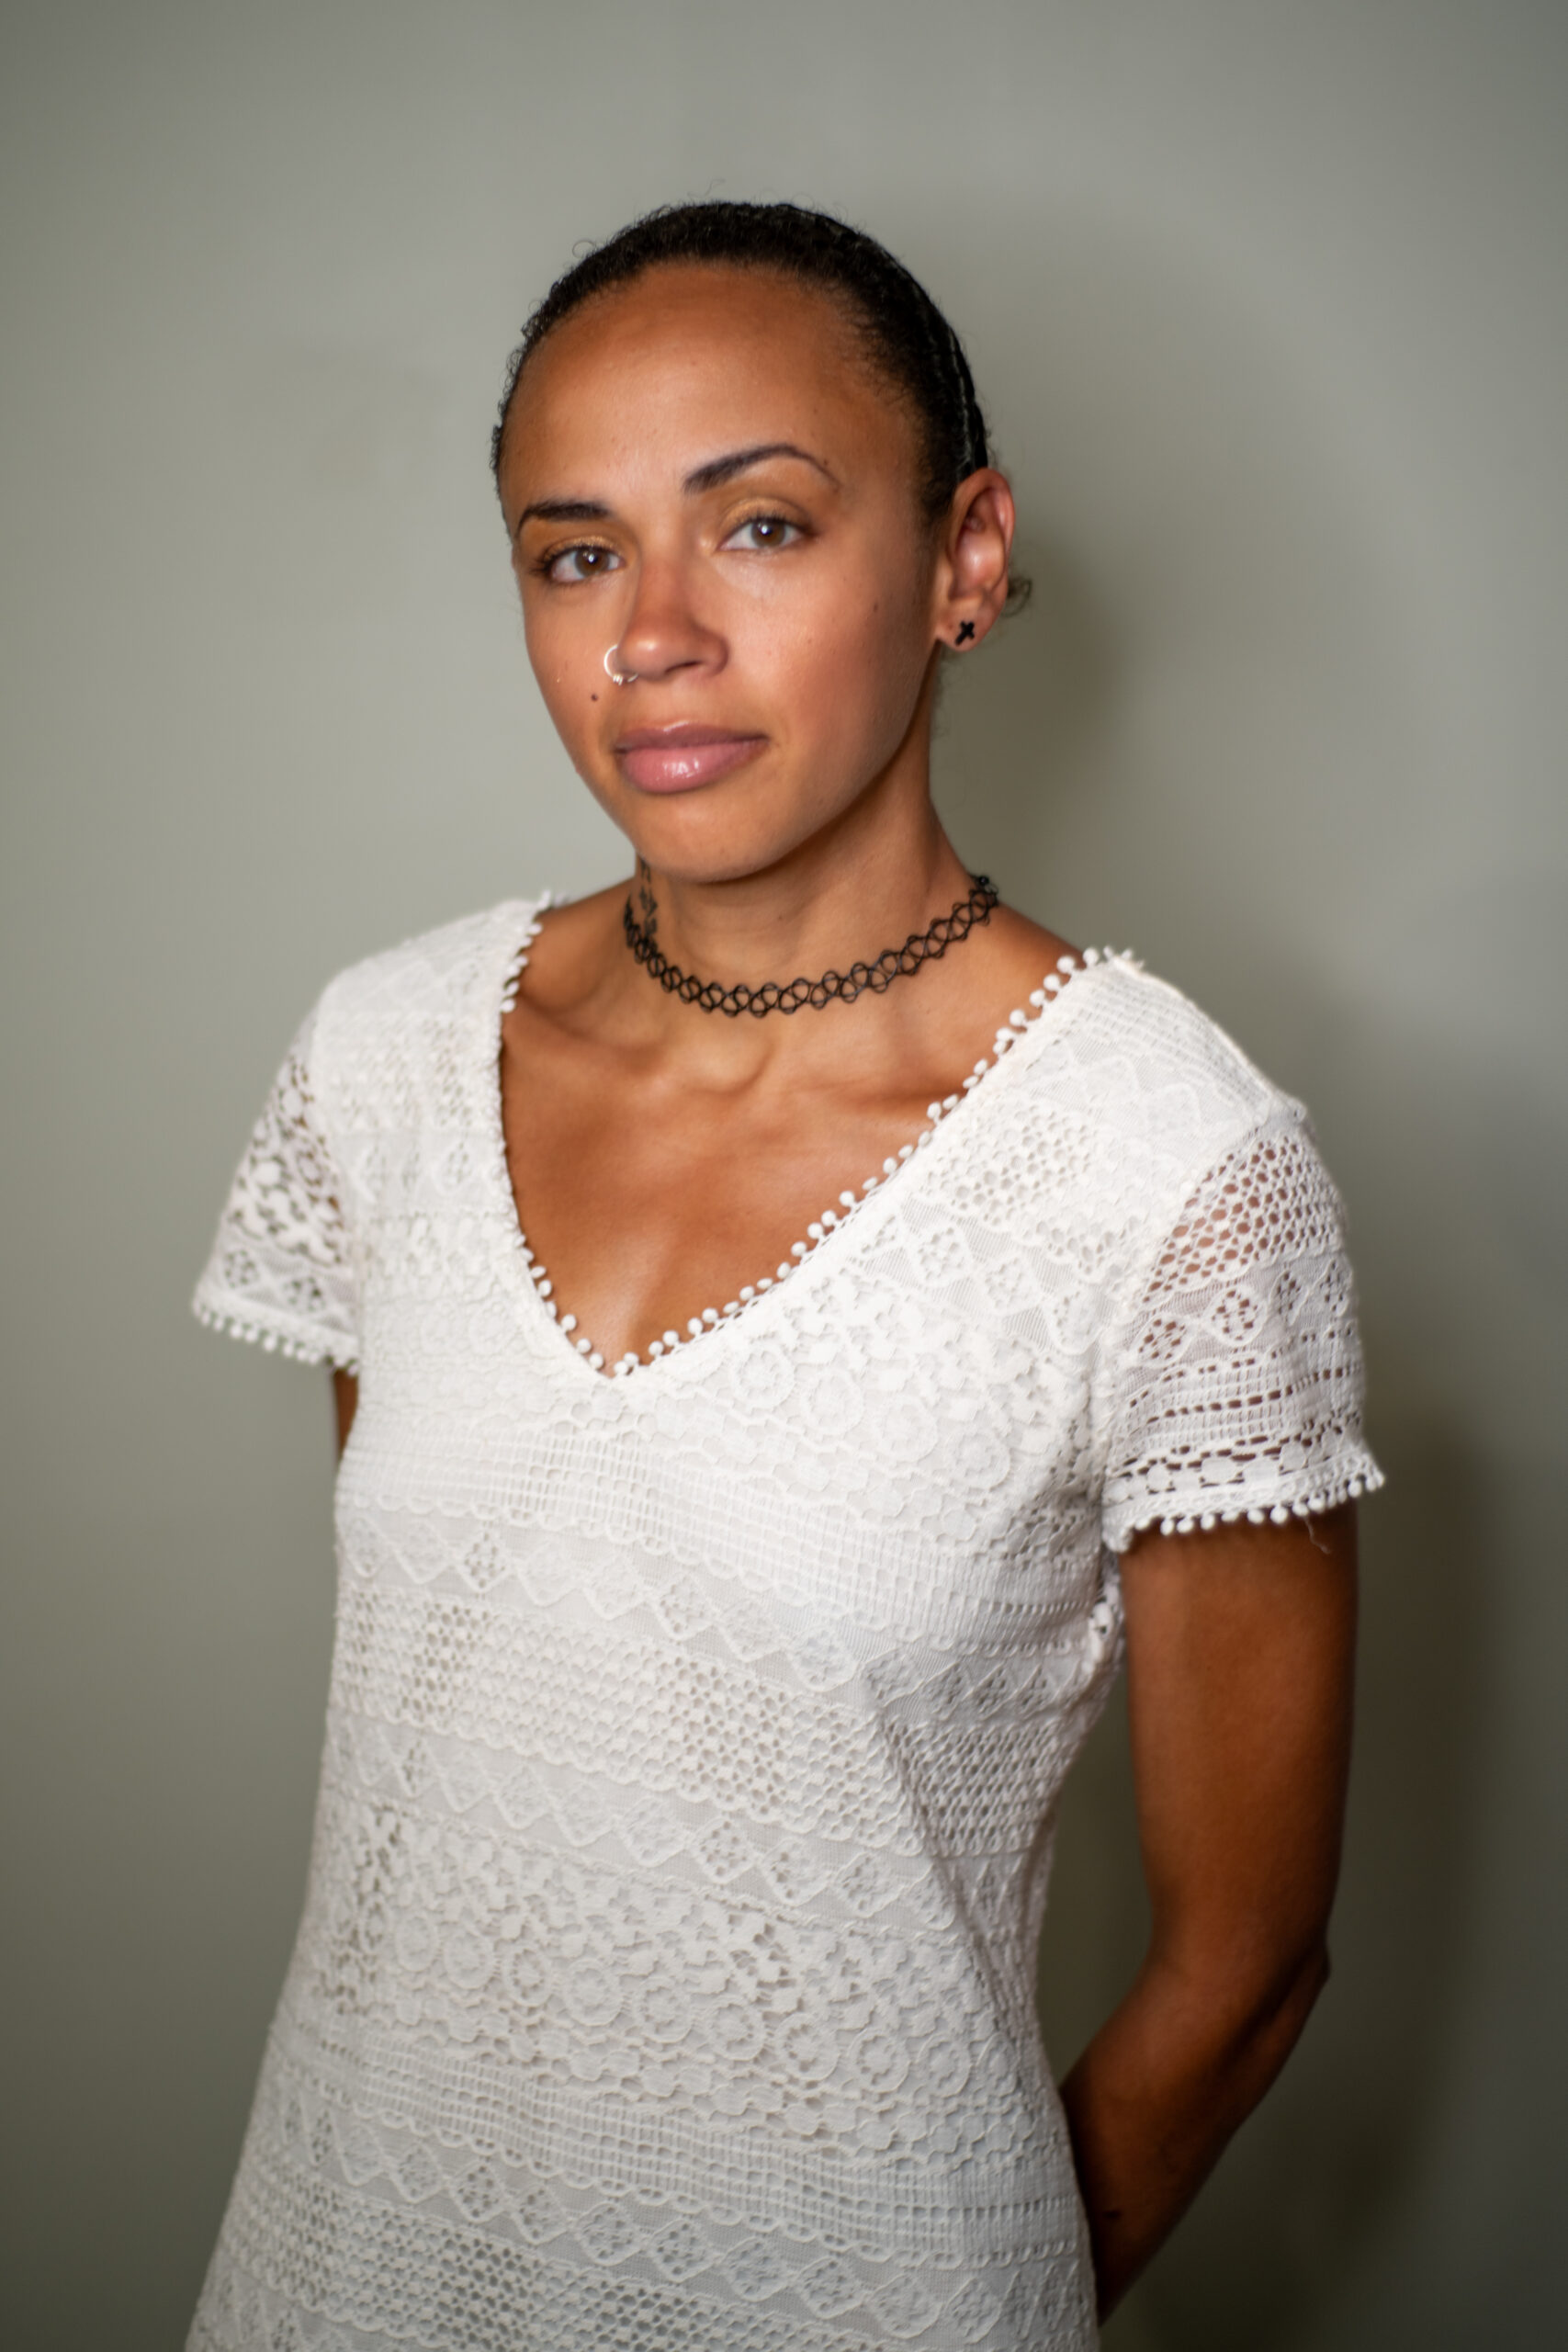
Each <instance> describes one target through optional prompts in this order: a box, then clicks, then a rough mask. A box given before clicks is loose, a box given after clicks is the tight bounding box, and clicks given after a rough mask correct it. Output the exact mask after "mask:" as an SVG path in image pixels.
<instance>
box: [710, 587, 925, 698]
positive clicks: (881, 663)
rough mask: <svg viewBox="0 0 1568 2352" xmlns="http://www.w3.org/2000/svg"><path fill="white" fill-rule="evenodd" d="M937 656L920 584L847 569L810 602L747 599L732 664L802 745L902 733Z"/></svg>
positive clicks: (737, 616) (738, 616)
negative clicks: (893, 730) (761, 690)
mask: <svg viewBox="0 0 1568 2352" xmlns="http://www.w3.org/2000/svg"><path fill="white" fill-rule="evenodd" d="M730 650H731V658H732V660H733V661H734V662H735V664H736V666H737V668H738V669H739V670H741V671H743V672H744V673H749V675H750V677H751V678H752V679H753V680H755V681H756V682H757V683H758V684H759V685H765V687H766V690H767V691H768V693H769V695H770V699H776V702H777V704H778V706H779V707H780V709H781V711H782V712H784V713H787V715H788V731H789V733H790V734H791V735H792V736H793V737H795V739H796V740H797V741H818V740H821V739H825V738H831V739H835V740H839V741H843V740H844V738H845V736H846V730H847V732H848V733H849V734H851V735H859V736H860V737H862V738H870V737H875V738H881V737H882V736H884V735H886V731H887V728H888V726H889V724H890V723H896V724H897V731H899V732H902V728H903V725H904V724H906V723H907V721H908V705H909V704H910V703H911V701H912V699H913V697H914V696H915V695H918V693H919V686H920V682H921V680H922V678H923V676H924V673H925V665H926V661H927V658H928V656H929V653H930V650H931V649H930V645H929V642H928V638H927V631H926V628H925V611H924V605H923V603H922V602H921V600H920V599H919V594H918V592H917V590H916V588H915V586H914V585H913V583H910V582H902V581H898V580H894V581H891V582H890V581H889V579H888V576H887V573H886V571H885V570H880V571H877V572H876V573H875V574H872V573H871V572H870V571H869V570H868V571H865V572H862V571H858V570H856V569H854V568H852V567H851V568H846V570H845V571H843V572H842V573H841V574H840V575H839V576H838V577H837V578H835V579H834V580H832V581H830V582H824V583H823V585H822V586H821V587H820V588H819V589H818V592H817V593H815V594H812V595H810V596H808V597H804V598H795V597H792V596H781V597H779V598H777V599H773V598H768V599H765V600H759V602H758V603H757V604H756V605H751V604H750V600H749V599H748V600H745V609H742V610H739V611H733V612H732V615H731V629H730ZM895 714H897V718H896V722H895Z"/></svg>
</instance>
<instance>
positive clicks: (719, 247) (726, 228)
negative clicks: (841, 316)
mask: <svg viewBox="0 0 1568 2352" xmlns="http://www.w3.org/2000/svg"><path fill="white" fill-rule="evenodd" d="M682 262H699V263H709V264H712V265H715V266H721V267H726V266H728V267H739V268H750V269H772V270H776V271H778V272H780V273H781V274H782V275H783V276H784V277H793V278H795V279H796V280H797V281H799V282H801V283H803V284H805V285H807V286H817V287H820V288H822V289H823V291H824V292H825V293H827V294H829V295H831V296H832V297H834V298H835V299H836V300H838V302H839V304H840V307H841V309H842V310H843V311H844V313H845V315H846V316H847V318H848V319H849V321H850V323H851V325H852V328H853V329H854V331H855V334H856V335H857V337H858V339H859V341H860V344H861V347H862V349H863V352H864V354H865V356H866V358H867V360H868V361H869V362H870V363H871V365H872V366H873V367H874V368H876V370H877V371H878V373H879V374H881V375H882V376H883V377H884V378H885V379H886V381H887V382H888V383H889V384H890V385H891V386H892V387H893V389H894V390H896V391H897V393H899V394H900V395H901V396H902V397H903V398H904V399H905V400H906V401H908V405H909V407H910V409H911V410H912V412H913V413H914V416H915V419H916V421H917V424H918V425H919V465H920V474H919V499H920V506H921V511H922V513H923V514H924V515H925V517H926V519H927V521H928V522H930V523H934V522H935V521H936V520H937V518H938V517H939V516H940V515H943V514H945V513H946V511H947V508H948V505H949V503H950V502H951V500H952V497H953V492H954V491H955V490H956V489H957V488H958V485H959V483H960V482H962V481H965V480H966V479H967V477H968V476H969V475H970V474H972V473H976V472H977V471H978V470H979V469H980V468H981V467H982V466H987V465H989V464H990V462H991V458H990V441H989V436H988V435H987V430H986V419H985V416H984V414H983V413H982V411H981V407H980V402H979V400H978V398H977V397H976V390H975V379H974V378H973V376H971V374H970V372H969V362H968V361H967V359H966V358H965V357H964V346H963V345H962V344H961V343H960V342H959V340H958V337H957V335H956V334H954V332H953V328H952V327H951V326H950V325H949V323H948V322H947V320H946V319H945V318H944V317H943V315H942V311H939V310H938V308H937V306H936V304H935V303H934V302H933V301H932V300H931V296H930V295H929V294H928V293H927V292H926V289H925V288H924V287H923V286H922V285H921V284H920V282H919V278H917V277H913V276H912V275H911V273H910V272H909V271H908V270H907V269H906V268H905V267H904V265H903V263H902V262H900V261H896V260H895V259H894V257H893V255H892V254H890V253H889V252H888V251H887V248H886V245H881V244H878V243H877V241H876V239H875V238H874V237H868V236H867V235H866V233H865V232H864V230H863V229H854V228H852V227H851V226H850V224H849V222H848V221H846V220H835V219H834V218H833V216H832V214H831V213H828V212H812V211H809V210H807V209H806V208H805V207H804V206H802V205H798V204H736V203H728V202H720V201H718V200H713V201H709V202H705V203H699V204H670V205H661V206H660V208H659V209H658V210H657V211H654V212H646V213H644V214H643V216H642V218H641V219H640V220H633V221H632V222H630V224H629V225H628V226H627V227H626V228H625V229H622V230H620V231H619V232H617V234H616V235H615V236H613V237H611V238H610V239H608V241H607V242H606V243H604V244H602V245H596V246H595V247H594V248H593V250H592V252H591V253H588V254H584V256H583V258H582V259H581V261H579V262H576V263H574V264H573V266H572V267H571V268H570V269H569V270H568V271H566V273H565V275H564V276H562V277H558V278H557V280H556V282H555V284H554V285H553V286H552V287H551V288H550V290H549V292H548V293H547V295H546V296H545V299H544V300H543V301H542V302H541V303H540V304H539V305H538V308H537V309H536V311H534V313H533V315H532V317H531V318H530V319H529V320H528V322H527V324H526V325H525V327H524V330H523V339H522V341H521V343H519V345H517V348H516V350H515V351H514V352H513V354H512V356H511V359H510V360H509V362H508V364H507V369H506V379H505V388H504V390H503V391H502V399H501V413H500V415H499V417H498V418H497V420H496V424H495V429H494V431H493V433H492V434H491V471H492V472H493V473H494V474H495V475H496V476H497V479H498V481H499V477H500V471H501V456H502V445H503V443H504V440H505V435H506V420H507V416H508V413H509V412H510V410H511V407H512V401H513V395H514V394H515V392H516V390H517V385H518V380H519V379H520V378H521V376H522V374H523V371H524V369H525V368H526V366H527V364H528V362H529V360H530V359H531V358H532V357H533V356H534V354H535V352H536V351H537V349H538V347H539V345H540V344H541V343H543V342H544V340H545V337H546V336H547V334H550V332H551V331H552V329H554V328H555V327H558V325H559V324H560V322H561V321H562V320H563V319H565V318H568V317H570V314H571V312H572V311H575V310H577V309H579V308H580V307H581V304H582V303H584V302H586V301H587V300H589V299H590V298H591V296H592V295H595V294H599V293H602V292H604V290H605V288H609V287H612V286H620V285H624V284H625V283H626V281H627V280H628V279H630V278H634V277H641V276H642V275H643V273H644V271H646V270H649V269H656V268H659V267H660V266H664V265H667V264H670V263H682Z"/></svg>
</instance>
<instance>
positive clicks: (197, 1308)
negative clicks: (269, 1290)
mask: <svg viewBox="0 0 1568 2352" xmlns="http://www.w3.org/2000/svg"><path fill="white" fill-rule="evenodd" d="M191 1312H192V1314H193V1315H194V1316H195V1317H196V1319H197V1322H198V1323H204V1324H205V1325H206V1326H207V1329H209V1331H221V1332H224V1333H225V1334H226V1335H227V1336H228V1337H229V1338H230V1339H231V1340H252V1341H253V1342H254V1344H255V1345H257V1346H258V1347H261V1348H264V1349H265V1351H266V1352H267V1354H268V1355H280V1356H288V1357H291V1358H292V1359H293V1361H294V1362H295V1363H330V1364H331V1365H332V1367H333V1371H334V1372H352V1373H355V1374H357V1372H358V1370H359V1355H358V1351H357V1350H356V1349H355V1348H354V1346H353V1345H352V1344H351V1343H350V1342H348V1341H346V1340H343V1339H341V1338H338V1337H335V1336H328V1335H327V1334H326V1333H324V1332H323V1331H322V1330H321V1327H320V1326H319V1325H316V1324H308V1323H293V1322H290V1321H289V1320H288V1318H287V1317H281V1316H277V1315H273V1314H268V1313H265V1312H264V1313H262V1314H259V1315H258V1314H256V1313H255V1312H254V1310H253V1311H251V1312H248V1313H247V1312H243V1311H236V1310H234V1309H232V1308H231V1307H228V1306H220V1305H218V1304H217V1303H216V1302H215V1301H213V1300H212V1299H211V1298H209V1297H206V1296H203V1295H202V1294H201V1293H199V1292H198V1293H197V1296H196V1297H195V1298H194V1299H193V1300H192V1301H191Z"/></svg>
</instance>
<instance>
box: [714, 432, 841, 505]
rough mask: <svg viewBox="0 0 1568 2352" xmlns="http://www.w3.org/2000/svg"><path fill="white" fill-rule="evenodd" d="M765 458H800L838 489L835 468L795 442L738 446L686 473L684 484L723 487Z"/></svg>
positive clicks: (765, 442)
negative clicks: (742, 447)
mask: <svg viewBox="0 0 1568 2352" xmlns="http://www.w3.org/2000/svg"><path fill="white" fill-rule="evenodd" d="M763 458H800V459H801V461H802V463H803V464H805V465H807V466H814V467H815V468H816V469H817V471H818V473H819V474H821V475H823V476H824V478H825V479H826V480H827V481H830V482H831V483H832V484H833V486H834V488H835V489H837V488H838V476H837V475H836V474H835V473H834V472H833V470H832V468H831V467H830V466H825V465H824V464H823V462H822V460H821V458H814V457H813V456H812V454H811V452H810V450H809V449H801V448H797V447H796V446H795V443H794V442H793V441H759V442H758V443H757V445H756V447H754V448H750V449H734V450H731V452H730V453H729V455H728V457H725V458H709V459H708V462H707V464H706V465H705V466H698V467H697V468H696V469H695V470H694V472H692V473H689V474H688V475H687V476H686V479H685V481H684V482H683V483H682V489H684V490H686V491H687V492H692V493H694V494H696V493H700V492H703V491H705V490H721V489H722V488H723V487H724V484H725V483H726V482H727V481H734V479H735V477H736V475H737V474H743V473H744V472H745V471H746V469H747V468H748V466H760V465H761V462H762V460H763Z"/></svg>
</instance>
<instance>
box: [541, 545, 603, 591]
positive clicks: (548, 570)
mask: <svg viewBox="0 0 1568 2352" xmlns="http://www.w3.org/2000/svg"><path fill="white" fill-rule="evenodd" d="M620 562H621V559H620V557H619V556H618V555H617V554H616V553H615V548H595V547H575V548H558V549H557V551H556V553H555V554H554V555H550V556H547V557H546V558H545V560H544V562H543V563H542V564H541V566H540V567H539V568H540V570H541V571H543V573H544V575H545V578H546V579H547V580H554V581H556V582H558V583H559V584H560V585H561V586H563V587H570V586H572V585H573V584H574V583H576V582H580V581H583V580H599V579H602V578H603V577H604V573H605V572H607V571H618V570H619V569H620Z"/></svg>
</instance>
